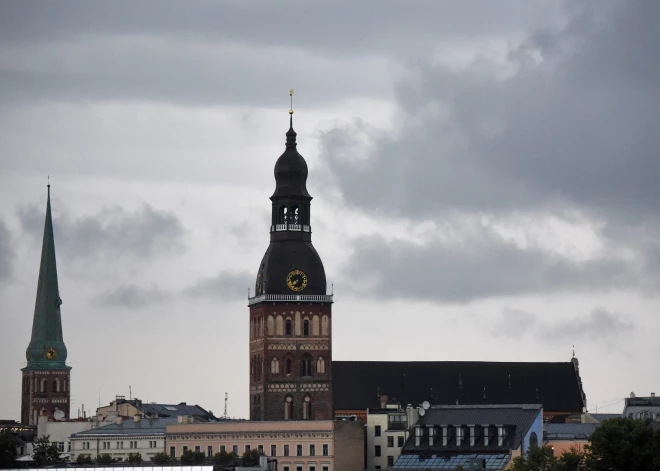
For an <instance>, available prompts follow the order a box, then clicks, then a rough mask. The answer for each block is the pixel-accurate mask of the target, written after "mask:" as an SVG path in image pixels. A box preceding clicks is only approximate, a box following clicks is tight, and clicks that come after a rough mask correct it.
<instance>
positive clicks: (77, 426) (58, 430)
mask: <svg viewBox="0 0 660 471" xmlns="http://www.w3.org/2000/svg"><path fill="white" fill-rule="evenodd" d="M49 419H50V420H49ZM92 426H93V422H92V421H91V420H89V419H81V420H62V421H57V420H52V418H51V417H49V416H45V415H42V416H40V417H39V419H38V422H37V438H39V437H43V436H44V435H47V436H48V437H49V439H50V442H51V443H56V444H57V449H58V450H59V452H60V456H70V451H71V438H70V437H71V435H73V434H76V433H79V432H84V431H85V430H90V429H91V428H92Z"/></svg>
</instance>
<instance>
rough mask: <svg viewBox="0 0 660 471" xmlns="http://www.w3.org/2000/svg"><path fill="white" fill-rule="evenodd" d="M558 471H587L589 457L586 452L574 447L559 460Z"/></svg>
mask: <svg viewBox="0 0 660 471" xmlns="http://www.w3.org/2000/svg"><path fill="white" fill-rule="evenodd" d="M555 469H556V471H584V470H586V469H587V455H586V453H585V452H584V450H582V449H580V448H579V447H577V446H573V447H571V448H570V450H568V451H565V452H564V453H562V455H561V456H560V457H559V459H557V465H556V467H555Z"/></svg>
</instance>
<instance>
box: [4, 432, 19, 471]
mask: <svg viewBox="0 0 660 471" xmlns="http://www.w3.org/2000/svg"><path fill="white" fill-rule="evenodd" d="M18 443H19V442H18V437H16V435H14V434H13V433H11V430H9V429H8V428H6V429H3V430H2V431H0V468H11V467H13V466H15V462H16V455H17V454H18V453H17V452H16V446H18Z"/></svg>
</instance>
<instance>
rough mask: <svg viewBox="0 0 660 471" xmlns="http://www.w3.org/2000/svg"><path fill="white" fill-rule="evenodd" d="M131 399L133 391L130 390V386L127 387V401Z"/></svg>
mask: <svg viewBox="0 0 660 471" xmlns="http://www.w3.org/2000/svg"><path fill="white" fill-rule="evenodd" d="M131 399H133V391H132V390H131V385H130V384H129V385H128V400H129V401H130V400H131Z"/></svg>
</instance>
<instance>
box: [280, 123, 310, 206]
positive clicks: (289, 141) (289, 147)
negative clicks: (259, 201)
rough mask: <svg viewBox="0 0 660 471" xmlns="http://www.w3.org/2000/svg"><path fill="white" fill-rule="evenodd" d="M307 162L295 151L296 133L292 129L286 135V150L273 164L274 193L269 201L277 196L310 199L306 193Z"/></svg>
mask: <svg viewBox="0 0 660 471" xmlns="http://www.w3.org/2000/svg"><path fill="white" fill-rule="evenodd" d="M307 173H308V170H307V162H305V159H304V158H303V156H302V155H300V154H299V153H298V150H297V149H296V131H294V130H293V127H290V128H289V131H288V132H287V133H286V149H285V150H284V153H283V154H282V155H280V158H279V159H277V162H275V182H276V186H275V193H273V196H271V199H272V198H274V197H278V196H284V195H286V196H304V197H307V198H311V197H310V195H309V193H308V192H307Z"/></svg>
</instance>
